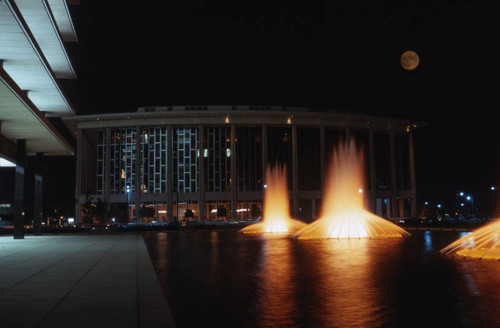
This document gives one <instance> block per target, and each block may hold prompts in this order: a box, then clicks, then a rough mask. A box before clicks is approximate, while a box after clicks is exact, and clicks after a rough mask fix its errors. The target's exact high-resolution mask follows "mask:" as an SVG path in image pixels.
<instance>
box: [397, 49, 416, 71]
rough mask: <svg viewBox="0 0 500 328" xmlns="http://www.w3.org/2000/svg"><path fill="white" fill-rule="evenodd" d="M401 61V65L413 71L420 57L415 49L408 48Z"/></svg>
mask: <svg viewBox="0 0 500 328" xmlns="http://www.w3.org/2000/svg"><path fill="white" fill-rule="evenodd" d="M400 62H401V67H403V68H404V69H405V70H407V71H412V70H414V69H415V68H417V66H418V63H419V62H420V59H419V58H418V55H417V53H416V52H415V51H411V50H408V51H405V52H403V54H402V55H401V59H400Z"/></svg>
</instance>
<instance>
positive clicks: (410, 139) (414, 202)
mask: <svg viewBox="0 0 500 328" xmlns="http://www.w3.org/2000/svg"><path fill="white" fill-rule="evenodd" d="M408 154H409V165H410V168H409V169H410V192H411V203H410V208H411V209H410V211H411V216H412V217H416V216H417V187H416V183H415V153H414V149H413V129H411V128H410V131H409V135H408Z"/></svg>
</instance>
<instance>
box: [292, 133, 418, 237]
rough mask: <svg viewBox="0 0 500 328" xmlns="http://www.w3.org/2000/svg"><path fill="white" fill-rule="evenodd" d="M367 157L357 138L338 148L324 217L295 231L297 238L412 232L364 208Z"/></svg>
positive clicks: (391, 235) (324, 201) (385, 235)
mask: <svg viewBox="0 0 500 328" xmlns="http://www.w3.org/2000/svg"><path fill="white" fill-rule="evenodd" d="M363 163H364V158H363V154H362V152H361V151H360V150H358V149H357V148H356V144H355V143H354V141H353V140H351V142H347V143H340V144H339V146H338V147H337V149H334V151H333V155H332V160H331V163H330V167H329V172H328V177H327V181H326V182H327V183H326V189H325V193H324V195H323V208H322V213H321V216H320V219H318V220H317V221H315V222H313V223H311V224H309V225H308V226H306V227H304V228H303V229H301V230H300V231H297V232H296V233H294V234H292V235H291V236H290V237H291V238H297V239H325V238H396V237H404V236H409V235H410V234H409V233H408V232H406V231H405V230H404V229H402V228H400V227H399V226H397V225H395V224H394V223H391V222H389V221H387V220H385V219H383V218H381V217H378V216H376V215H374V214H372V213H370V212H369V211H367V210H366V209H365V207H364V198H363V186H364V185H365V181H364V165H363Z"/></svg>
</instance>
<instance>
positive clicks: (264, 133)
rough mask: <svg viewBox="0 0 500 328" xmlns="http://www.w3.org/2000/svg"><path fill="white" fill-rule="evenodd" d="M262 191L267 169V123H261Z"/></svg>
mask: <svg viewBox="0 0 500 328" xmlns="http://www.w3.org/2000/svg"><path fill="white" fill-rule="evenodd" d="M261 142H262V192H264V184H265V183H266V169H267V125H265V124H263V125H262V138H261Z"/></svg>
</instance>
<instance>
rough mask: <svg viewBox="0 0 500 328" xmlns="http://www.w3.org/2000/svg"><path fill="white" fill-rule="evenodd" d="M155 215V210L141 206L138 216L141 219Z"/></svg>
mask: <svg viewBox="0 0 500 328" xmlns="http://www.w3.org/2000/svg"><path fill="white" fill-rule="evenodd" d="M154 215H155V209H154V208H152V207H148V206H143V207H141V209H140V210H139V216H140V217H141V218H151V217H153V216H154Z"/></svg>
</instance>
